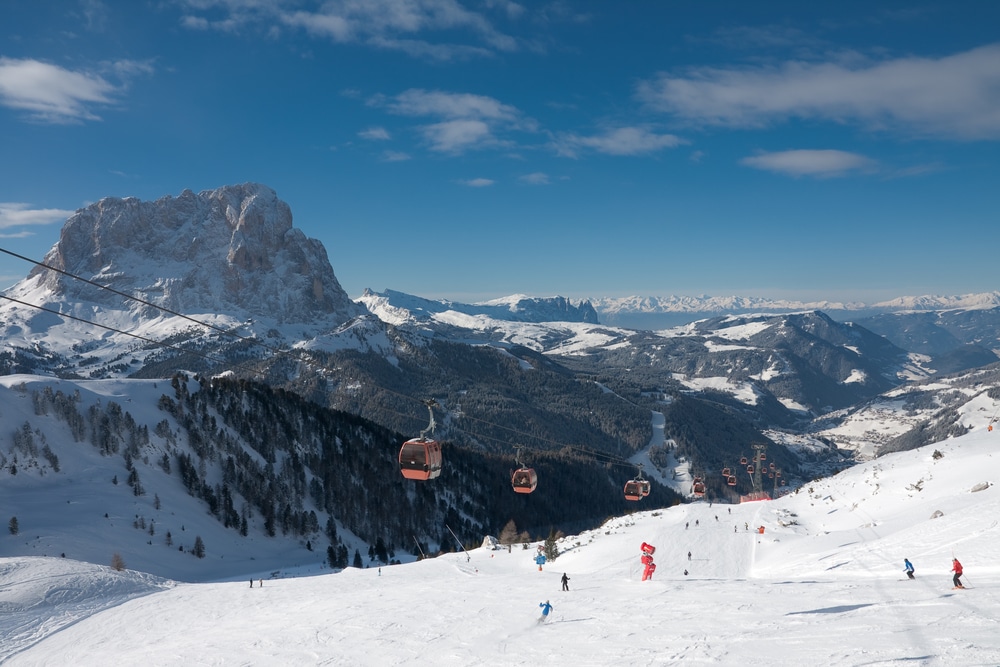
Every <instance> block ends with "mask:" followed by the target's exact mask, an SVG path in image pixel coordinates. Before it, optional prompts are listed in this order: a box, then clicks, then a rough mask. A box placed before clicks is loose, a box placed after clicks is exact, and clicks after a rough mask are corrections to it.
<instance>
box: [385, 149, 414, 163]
mask: <svg viewBox="0 0 1000 667" xmlns="http://www.w3.org/2000/svg"><path fill="white" fill-rule="evenodd" d="M382 159H383V160H384V161H386V162H405V161H407V160H409V159H410V155H409V153H403V152H401V151H384V152H383V153H382Z"/></svg>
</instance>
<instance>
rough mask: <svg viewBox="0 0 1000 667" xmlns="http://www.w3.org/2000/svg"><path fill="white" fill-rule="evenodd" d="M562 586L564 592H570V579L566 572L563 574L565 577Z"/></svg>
mask: <svg viewBox="0 0 1000 667" xmlns="http://www.w3.org/2000/svg"><path fill="white" fill-rule="evenodd" d="M562 585H563V590H564V591H568V590H569V577H567V576H566V573H565V572H563V576H562Z"/></svg>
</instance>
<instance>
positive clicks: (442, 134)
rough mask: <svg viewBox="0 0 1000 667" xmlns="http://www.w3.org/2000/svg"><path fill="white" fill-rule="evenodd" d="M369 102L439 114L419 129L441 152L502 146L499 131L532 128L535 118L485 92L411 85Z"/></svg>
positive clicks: (408, 112) (404, 111) (408, 113)
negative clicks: (411, 86) (527, 116)
mask: <svg viewBox="0 0 1000 667" xmlns="http://www.w3.org/2000/svg"><path fill="white" fill-rule="evenodd" d="M369 103H370V104H372V105H375V106H385V107H386V108H387V109H388V110H389V111H390V112H391V113H395V114H399V115H405V116H431V117H437V118H440V119H441V120H440V121H439V122H434V123H429V124H426V125H423V126H421V127H420V128H419V130H420V132H421V134H422V135H423V137H424V140H425V141H426V142H427V144H428V145H429V146H430V148H431V150H434V151H438V152H442V153H462V152H464V151H466V150H472V149H480V148H487V147H495V146H505V145H508V144H509V142H506V141H502V140H500V139H498V138H497V133H498V132H502V131H507V130H518V129H534V122H533V121H531V120H529V119H524V118H523V117H522V116H521V113H520V112H519V111H518V110H517V108H515V107H512V106H510V105H507V104H503V103H502V102H500V101H499V100H497V99H495V98H492V97H487V96H485V95H472V94H468V93H449V92H445V91H440V90H422V89H417V88H414V89H410V90H406V91H403V92H402V93H400V94H399V95H397V96H395V97H393V98H386V97H383V96H378V97H375V98H373V99H372V100H370V101H369Z"/></svg>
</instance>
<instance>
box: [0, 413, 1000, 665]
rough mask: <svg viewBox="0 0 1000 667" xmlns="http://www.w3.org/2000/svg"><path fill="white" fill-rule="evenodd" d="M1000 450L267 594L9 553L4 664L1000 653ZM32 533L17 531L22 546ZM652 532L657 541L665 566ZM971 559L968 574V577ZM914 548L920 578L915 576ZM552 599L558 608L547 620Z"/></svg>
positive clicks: (3, 575)
mask: <svg viewBox="0 0 1000 667" xmlns="http://www.w3.org/2000/svg"><path fill="white" fill-rule="evenodd" d="M935 452H937V454H935ZM998 463H1000V432H998V431H996V430H994V431H992V432H991V431H988V430H987V429H986V428H985V427H983V428H977V429H976V430H974V431H972V432H970V433H969V434H967V435H965V436H962V437H960V438H956V439H952V440H948V441H946V442H942V443H938V444H936V445H932V446H929V447H925V448H922V449H919V450H914V451H910V452H902V453H898V454H892V455H889V456H886V457H883V458H880V459H878V460H876V461H871V462H869V463H866V464H863V465H859V466H856V467H854V468H852V469H850V470H847V471H845V472H843V473H841V474H839V475H837V476H835V477H832V478H829V479H826V480H821V481H817V482H814V483H812V484H811V485H810V486H807V487H805V488H802V489H800V490H799V491H798V492H797V493H792V494H790V495H788V496H785V497H783V498H781V499H779V500H776V501H773V502H769V503H748V504H743V505H732V506H727V505H717V504H716V505H714V506H710V505H708V504H705V503H694V504H690V505H683V506H677V507H674V508H671V509H670V510H665V511H655V512H637V513H635V514H633V515H631V516H626V517H620V518H616V519H612V520H610V521H609V522H607V523H606V524H605V525H604V526H602V527H601V528H600V529H598V530H594V531H590V532H587V533H584V534H581V535H579V536H571V537H567V538H564V539H563V540H561V541H560V543H559V548H560V550H561V555H560V556H559V558H558V559H557V560H556V561H555V562H554V563H548V564H546V565H545V566H544V568H543V570H542V571H539V570H538V567H537V566H536V565H535V563H534V560H533V556H534V554H535V549H534V545H531V546H530V547H529V548H528V549H521V548H520V547H519V546H518V547H514V548H513V549H512V550H511V551H510V552H508V551H507V550H500V551H490V550H487V549H483V548H481V549H476V550H473V551H471V552H469V553H468V554H451V555H446V556H442V557H439V558H436V559H432V560H425V561H421V562H417V563H408V564H404V565H398V566H394V567H384V568H382V569H381V570H378V569H377V568H371V569H364V570H357V569H348V570H346V571H344V572H341V573H336V574H324V575H319V576H295V575H296V573H295V572H294V571H291V570H288V571H283V572H281V573H277V574H276V575H275V578H267V577H265V579H264V582H263V588H260V587H258V586H257V585H255V586H254V588H253V589H251V588H250V586H249V583H248V581H247V580H240V581H231V582H218V583H199V584H181V583H175V582H172V581H158V580H153V579H144V578H142V576H141V575H139V574H137V573H134V572H125V573H115V572H113V571H110V570H109V569H107V568H100V567H95V566H93V565H88V564H85V563H75V562H72V561H69V560H64V559H52V558H25V557H13V558H3V559H0V609H3V610H4V612H5V613H4V614H2V615H0V637H5V638H9V639H7V640H6V641H4V642H3V644H2V646H3V649H2V651H0V661H2V662H3V664H9V665H43V664H74V665H96V664H108V663H113V664H147V665H177V664H213V665H230V664H232V665H247V664H256V665H286V664H324V665H527V664H539V663H543V662H544V663H545V664H554V665H610V664H618V663H625V664H629V665H704V664H740V665H768V666H773V665H894V664H907V665H997V664H1000V595H998V594H997V590H998V586H1000V565H997V564H996V558H995V556H996V553H997V552H998V548H1000V528H998V517H1000V493H998V491H997V486H996V485H995V483H996V481H997V480H996V475H997V472H998V471H1000V466H998ZM979 487H985V488H982V490H973V489H974V488H979ZM935 514H940V515H939V516H938V517H937V518H932V517H934V515H935ZM757 526H763V527H764V533H763V534H761V533H758V532H755V531H754V528H755V527H757ZM10 539H11V537H10V536H8V535H4V536H3V538H2V539H0V549H4V552H5V553H6V546H7V545H8V544H9V542H10ZM642 542H648V543H650V544H653V545H655V546H657V551H656V553H655V560H656V563H657V565H658V569H657V571H656V573H655V575H654V577H653V579H652V580H651V581H645V582H643V581H640V574H641V565H640V562H639V555H640V554H639V545H640V544H641V543H642ZM688 552H690V553H691V558H690V560H688V556H687V554H688ZM953 554H954V555H955V556H958V557H959V558H960V559H961V560H962V561H963V563H964V565H965V568H966V572H967V573H968V574H967V576H966V579H965V580H966V583H967V584H968V585H969V586H970V588H969V589H968V590H963V591H955V590H952V587H951V580H950V574H949V569H950V563H951V558H952V555H953ZM904 557H907V558H909V559H910V560H911V561H912V562H913V563H914V565H915V566H916V570H917V578H916V580H915V581H908V580H906V579H905V577H904V576H903V573H902V569H903V558H904ZM685 570H687V574H685ZM563 572H566V573H568V575H569V577H570V579H571V580H570V588H571V590H570V591H569V592H562V591H560V588H559V577H560V576H561V575H562V573H563ZM31 582H33V583H31ZM115 582H121V583H120V584H117V587H116V584H115ZM68 591H69V592H71V594H70V598H71V599H69V600H67V602H66V603H64V604H63V603H61V602H60V601H59V596H62V595H67V592H68ZM127 598H131V599H127ZM39 599H41V600H43V601H44V605H43V606H42V607H39ZM546 599H549V600H551V601H552V604H553V605H554V607H555V610H554V612H553V615H552V617H551V618H550V619H549V620H548V621H547V622H546V623H545V624H542V625H539V624H537V623H536V619H537V617H538V615H539V607H538V605H539V603H540V602H542V601H544V600H546ZM57 616H58V620H55V621H54V620H53V619H54V618H55V617H57Z"/></svg>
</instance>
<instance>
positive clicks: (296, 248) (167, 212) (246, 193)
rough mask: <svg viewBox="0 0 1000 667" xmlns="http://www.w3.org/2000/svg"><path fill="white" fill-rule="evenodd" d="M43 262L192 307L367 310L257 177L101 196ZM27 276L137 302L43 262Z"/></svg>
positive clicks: (306, 314) (325, 314) (71, 291)
mask: <svg viewBox="0 0 1000 667" xmlns="http://www.w3.org/2000/svg"><path fill="white" fill-rule="evenodd" d="M43 262H44V263H45V264H48V265H50V266H54V267H56V268H59V269H62V270H64V271H66V272H68V273H70V274H73V275H75V276H80V277H83V278H86V279H88V280H92V281H94V282H96V283H99V284H101V285H107V286H108V287H112V288H114V289H115V290H118V291H120V292H124V293H126V294H131V295H133V296H136V297H138V298H141V299H143V300H146V301H150V302H152V303H156V304H157V305H160V306H163V307H165V308H169V309H171V310H175V311H178V312H184V313H197V312H239V313H246V314H247V315H249V316H267V317H270V318H274V319H275V320H276V321H278V322H282V323H294V322H315V321H317V320H319V319H322V320H324V321H327V322H329V321H330V320H331V319H332V320H333V321H334V323H343V322H346V321H347V320H349V319H351V318H352V317H355V316H357V315H359V314H362V313H364V312H365V311H364V309H363V307H362V306H359V305H358V304H356V303H354V302H352V301H351V299H350V298H349V297H348V295H347V293H346V292H345V291H344V290H343V288H342V287H341V286H340V283H339V282H338V281H337V278H336V276H335V275H334V272H333V268H332V267H331V266H330V262H329V260H328V258H327V255H326V250H325V248H324V247H323V245H322V243H320V242H319V241H317V240H315V239H309V238H307V237H306V236H305V235H304V234H303V233H302V232H301V231H300V230H298V229H296V228H294V227H292V213H291V210H290V209H289V207H288V205H287V204H286V203H285V202H283V201H281V200H280V199H278V197H277V195H276V194H275V192H274V191H273V190H271V189H270V188H268V187H266V186H263V185H259V184H253V183H247V184H243V185H232V186H226V187H222V188H219V189H216V190H207V191H204V192H201V193H198V194H195V193H193V192H191V191H190V190H185V191H184V192H182V193H181V194H180V196H178V197H163V198H161V199H157V200H156V201H152V202H144V201H140V200H138V199H135V198H125V199H119V198H105V199H102V200H101V201H99V202H97V203H95V204H92V205H91V206H88V207H86V208H84V209H81V210H79V211H77V213H76V214H74V215H73V216H72V217H70V218H69V220H67V221H66V224H65V225H64V227H63V229H62V232H61V234H60V238H59V242H58V243H57V244H56V245H55V246H53V248H52V249H51V250H50V251H49V253H48V254H47V255H46V256H45V259H44V260H43ZM28 281H31V282H34V281H37V283H36V285H35V286H36V287H43V288H47V289H49V290H51V291H52V293H53V294H54V295H59V296H63V297H70V298H79V299H81V300H86V301H90V302H96V303H98V304H101V305H107V306H112V307H118V308H121V307H126V308H129V309H134V308H135V306H134V305H130V304H125V303H122V298H121V297H120V296H117V295H115V294H112V293H110V292H108V291H105V290H99V289H97V288H95V287H94V286H92V285H87V284H86V283H83V282H81V281H78V280H74V279H72V278H70V277H68V276H66V275H63V274H60V273H57V272H54V271H49V270H47V269H45V268H42V267H36V268H35V269H34V270H33V271H32V272H31V273H30V274H29V276H28Z"/></svg>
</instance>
